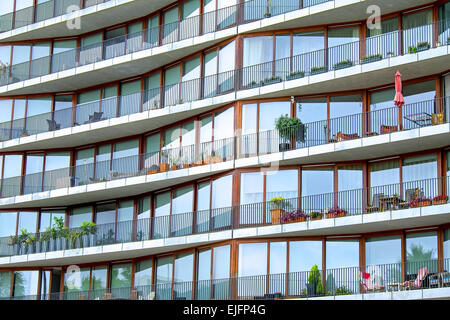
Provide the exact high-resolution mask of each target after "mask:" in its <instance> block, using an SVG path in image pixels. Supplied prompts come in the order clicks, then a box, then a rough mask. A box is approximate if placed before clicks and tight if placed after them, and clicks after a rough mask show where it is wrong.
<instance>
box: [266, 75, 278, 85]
mask: <svg viewBox="0 0 450 320" xmlns="http://www.w3.org/2000/svg"><path fill="white" fill-rule="evenodd" d="M281 81H282V80H281V78H280V77H279V76H272V77H270V78H265V79H264V80H263V83H262V84H263V86H266V85H269V84H274V83H278V82H281Z"/></svg>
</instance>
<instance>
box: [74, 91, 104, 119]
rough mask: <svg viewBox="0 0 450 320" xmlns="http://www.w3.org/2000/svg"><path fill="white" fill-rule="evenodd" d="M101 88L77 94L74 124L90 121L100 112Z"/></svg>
mask: <svg viewBox="0 0 450 320" xmlns="http://www.w3.org/2000/svg"><path fill="white" fill-rule="evenodd" d="M100 99H101V90H100V89H96V90H91V91H87V92H82V93H79V94H78V98H77V106H76V116H75V123H74V125H76V126H77V125H82V124H87V123H90V122H92V120H93V118H94V116H95V114H96V113H97V114H98V113H99V112H100V103H101V101H100Z"/></svg>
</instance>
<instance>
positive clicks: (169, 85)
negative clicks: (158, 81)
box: [164, 65, 183, 107]
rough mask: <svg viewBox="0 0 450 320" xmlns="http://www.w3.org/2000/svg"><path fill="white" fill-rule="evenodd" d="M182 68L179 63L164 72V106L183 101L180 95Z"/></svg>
mask: <svg viewBox="0 0 450 320" xmlns="http://www.w3.org/2000/svg"><path fill="white" fill-rule="evenodd" d="M180 68H181V65H177V66H175V67H172V68H170V69H167V70H166V71H165V72H164V106H165V107H167V106H172V105H176V104H178V103H183V101H182V100H181V99H180V98H179V97H180V84H179V83H180V76H181V74H180Z"/></svg>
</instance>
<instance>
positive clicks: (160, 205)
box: [155, 192, 170, 217]
mask: <svg viewBox="0 0 450 320" xmlns="http://www.w3.org/2000/svg"><path fill="white" fill-rule="evenodd" d="M169 214H170V192H165V193H162V194H158V195H157V196H156V205H155V217H160V216H167V215H169Z"/></svg>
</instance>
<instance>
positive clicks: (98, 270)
mask: <svg viewBox="0 0 450 320" xmlns="http://www.w3.org/2000/svg"><path fill="white" fill-rule="evenodd" d="M107 285H108V267H107V266H96V267H93V268H92V274H91V290H90V292H89V299H90V300H97V299H98V300H100V299H103V295H104V294H105V293H106V288H107Z"/></svg>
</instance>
